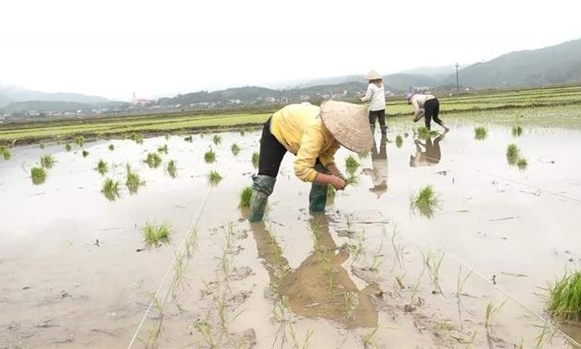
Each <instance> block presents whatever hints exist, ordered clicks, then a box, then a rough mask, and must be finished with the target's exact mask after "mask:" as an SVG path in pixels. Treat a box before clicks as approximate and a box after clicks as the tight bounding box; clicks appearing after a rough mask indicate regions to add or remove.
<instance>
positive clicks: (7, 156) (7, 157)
mask: <svg viewBox="0 0 581 349" xmlns="http://www.w3.org/2000/svg"><path fill="white" fill-rule="evenodd" d="M0 155H2V157H3V158H4V160H6V161H8V160H10V158H11V157H12V154H10V150H8V149H7V148H3V149H0Z"/></svg>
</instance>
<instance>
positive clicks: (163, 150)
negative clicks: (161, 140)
mask: <svg viewBox="0 0 581 349" xmlns="http://www.w3.org/2000/svg"><path fill="white" fill-rule="evenodd" d="M157 152H158V153H165V154H167V144H164V145H161V146H159V147H157Z"/></svg>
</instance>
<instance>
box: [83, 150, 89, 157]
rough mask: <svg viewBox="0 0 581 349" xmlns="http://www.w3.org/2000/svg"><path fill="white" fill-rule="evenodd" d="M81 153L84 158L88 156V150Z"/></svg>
mask: <svg viewBox="0 0 581 349" xmlns="http://www.w3.org/2000/svg"><path fill="white" fill-rule="evenodd" d="M82 155H83V157H84V158H86V157H87V156H89V152H88V151H86V150H83V152H82Z"/></svg>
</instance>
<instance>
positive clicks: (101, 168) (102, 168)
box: [95, 159, 109, 176]
mask: <svg viewBox="0 0 581 349" xmlns="http://www.w3.org/2000/svg"><path fill="white" fill-rule="evenodd" d="M95 170H97V172H99V173H100V174H101V176H102V175H104V174H105V173H107V171H109V168H108V166H107V163H106V162H105V161H103V159H99V162H98V163H97V167H95Z"/></svg>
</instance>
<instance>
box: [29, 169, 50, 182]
mask: <svg viewBox="0 0 581 349" xmlns="http://www.w3.org/2000/svg"><path fill="white" fill-rule="evenodd" d="M30 178H31V179H32V184H35V185H39V184H42V183H44V181H45V180H46V171H45V170H44V168H42V167H33V168H31V169H30Z"/></svg>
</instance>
